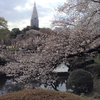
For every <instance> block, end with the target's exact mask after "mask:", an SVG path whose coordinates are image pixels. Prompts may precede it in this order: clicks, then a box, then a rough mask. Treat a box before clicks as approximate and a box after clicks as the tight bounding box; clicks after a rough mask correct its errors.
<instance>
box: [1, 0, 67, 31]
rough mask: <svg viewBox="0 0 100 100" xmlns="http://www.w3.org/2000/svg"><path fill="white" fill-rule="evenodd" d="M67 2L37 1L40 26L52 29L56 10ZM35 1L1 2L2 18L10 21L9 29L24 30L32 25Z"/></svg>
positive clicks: (8, 0)
mask: <svg viewBox="0 0 100 100" xmlns="http://www.w3.org/2000/svg"><path fill="white" fill-rule="evenodd" d="M65 1H66V0H35V2H36V6H37V11H38V16H39V26H40V27H41V28H42V27H50V23H51V20H52V18H53V17H54V14H56V13H55V8H57V7H58V6H60V5H62V4H63V3H64V2H65ZM33 6H34V0H0V17H4V18H5V19H6V20H7V21H8V28H9V29H12V28H20V29H22V28H24V27H26V26H29V25H30V18H31V16H32V11H33Z"/></svg>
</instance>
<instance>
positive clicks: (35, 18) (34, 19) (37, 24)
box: [31, 2, 39, 27]
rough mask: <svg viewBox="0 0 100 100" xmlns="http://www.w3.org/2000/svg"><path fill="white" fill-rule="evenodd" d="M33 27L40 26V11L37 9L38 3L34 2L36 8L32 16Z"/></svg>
mask: <svg viewBox="0 0 100 100" xmlns="http://www.w3.org/2000/svg"><path fill="white" fill-rule="evenodd" d="M31 27H39V20H38V12H37V9H36V3H35V2H34V8H33V12H32V17H31Z"/></svg>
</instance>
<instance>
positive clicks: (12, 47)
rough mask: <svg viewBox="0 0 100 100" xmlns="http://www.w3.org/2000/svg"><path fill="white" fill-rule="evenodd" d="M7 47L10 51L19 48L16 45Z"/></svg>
mask: <svg viewBox="0 0 100 100" xmlns="http://www.w3.org/2000/svg"><path fill="white" fill-rule="evenodd" d="M7 49H8V50H9V51H18V50H19V49H18V48H17V47H14V46H8V47H7Z"/></svg>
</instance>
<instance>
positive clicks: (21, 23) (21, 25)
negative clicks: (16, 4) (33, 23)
mask: <svg viewBox="0 0 100 100" xmlns="http://www.w3.org/2000/svg"><path fill="white" fill-rule="evenodd" d="M29 25H30V20H29V19H24V20H19V21H16V22H8V26H9V29H10V30H11V29H13V28H20V29H23V28H25V27H26V26H29Z"/></svg>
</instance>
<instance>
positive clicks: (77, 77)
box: [68, 69, 93, 94]
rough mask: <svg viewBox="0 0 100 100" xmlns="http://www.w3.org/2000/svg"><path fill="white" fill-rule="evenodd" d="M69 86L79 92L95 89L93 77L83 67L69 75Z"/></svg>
mask: <svg viewBox="0 0 100 100" xmlns="http://www.w3.org/2000/svg"><path fill="white" fill-rule="evenodd" d="M68 88H69V89H72V90H73V92H74V93H78V94H80V93H87V92H91V91H92V89H93V79H92V77H91V75H90V74H89V73H88V72H87V71H85V70H83V69H77V70H74V71H73V72H71V73H70V75H69V77H68Z"/></svg>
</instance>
